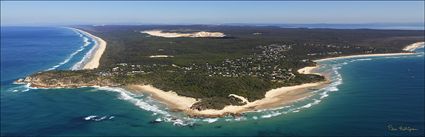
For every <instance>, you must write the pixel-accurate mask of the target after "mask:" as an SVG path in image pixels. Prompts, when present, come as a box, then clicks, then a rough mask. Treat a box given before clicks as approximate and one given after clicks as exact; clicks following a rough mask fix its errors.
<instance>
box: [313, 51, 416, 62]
mask: <svg viewBox="0 0 425 137" xmlns="http://www.w3.org/2000/svg"><path fill="white" fill-rule="evenodd" d="M412 54H415V53H410V52H406V53H382V54H361V55H348V56H339V57H330V58H323V59H316V60H313V61H314V62H316V63H319V62H323V61H329V60H336V59H352V58H363V57H383V56H402V55H412Z"/></svg>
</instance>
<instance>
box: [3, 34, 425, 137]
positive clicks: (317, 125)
mask: <svg viewBox="0 0 425 137" xmlns="http://www.w3.org/2000/svg"><path fill="white" fill-rule="evenodd" d="M84 37H85V36H82V35H80V34H79V33H78V32H75V31H73V30H71V29H68V28H61V27H2V29H1V91H0V95H1V96H0V99H1V128H0V129H1V135H2V136H6V135H55V136H59V135H72V136H76V135H91V136H93V135H133V136H134V135H137V136H143V135H146V136H152V135H223V136H241V135H249V136H271V135H277V136H304V135H306V136H309V135H310V136H311V135H322V136H326V135H339V136H347V135H351V136H364V135H374V136H384V135H398V136H400V135H402V136H405V135H424V107H425V106H424V51H423V49H420V50H418V51H417V52H418V54H415V55H407V56H387V57H366V58H353V59H339V60H330V61H324V62H320V64H321V68H320V70H319V71H321V72H324V73H328V74H329V75H330V76H331V77H332V79H331V80H332V84H331V85H330V86H329V87H326V88H324V89H321V90H318V91H315V92H314V93H315V95H314V96H312V97H310V98H308V99H305V100H303V101H299V102H296V103H294V104H293V105H291V106H285V107H281V108H277V109H272V110H264V111H261V112H252V113H248V114H246V115H245V116H244V117H240V118H236V119H235V118H231V117H226V118H220V119H191V118H186V117H184V116H181V114H178V113H173V112H170V111H168V110H167V108H166V107H164V106H163V105H162V104H160V103H158V102H156V101H154V100H153V99H151V98H150V97H149V96H148V95H135V94H132V93H130V92H127V91H124V90H122V89H117V88H78V89H28V88H27V87H25V85H14V84H12V82H13V80H16V79H17V78H22V77H24V76H26V75H29V74H31V73H35V72H38V71H43V70H48V69H71V68H72V67H73V66H74V64H76V63H78V62H79V61H81V59H82V58H83V56H84V55H85V54H86V53H87V52H88V51H89V50H90V48H91V47H92V46H93V41H92V40H90V39H87V38H84ZM85 39H87V40H85ZM84 45H87V46H84ZM77 51H78V52H77ZM66 60H69V61H66ZM63 62H65V63H63ZM55 66H57V67H55ZM167 121H168V122H167ZM400 126H401V127H405V128H407V127H409V128H412V129H417V130H414V131H410V132H409V131H400V130H398V131H393V130H391V128H390V127H394V128H398V127H400ZM235 129H236V130H235Z"/></svg>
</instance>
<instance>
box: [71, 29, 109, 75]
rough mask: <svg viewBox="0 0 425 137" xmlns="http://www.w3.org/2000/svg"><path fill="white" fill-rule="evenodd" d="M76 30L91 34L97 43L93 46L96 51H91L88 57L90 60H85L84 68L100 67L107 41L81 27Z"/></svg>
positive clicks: (87, 34)
mask: <svg viewBox="0 0 425 137" xmlns="http://www.w3.org/2000/svg"><path fill="white" fill-rule="evenodd" d="M75 30H77V31H79V32H81V33H83V34H84V35H86V36H89V37H90V38H92V39H93V40H94V41H96V44H95V45H94V47H93V50H94V51H93V53H91V56H90V57H88V58H87V59H88V60H87V61H85V62H84V64H83V66H82V69H95V68H97V67H99V62H100V58H101V57H102V54H103V52H105V49H106V44H107V43H106V41H105V40H103V39H101V38H99V37H97V36H95V35H93V34H90V33H88V32H86V31H83V30H80V29H75Z"/></svg>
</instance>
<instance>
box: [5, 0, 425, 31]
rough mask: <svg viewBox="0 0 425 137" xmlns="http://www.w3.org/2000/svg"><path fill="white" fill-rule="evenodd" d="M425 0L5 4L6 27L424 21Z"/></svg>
mask: <svg viewBox="0 0 425 137" xmlns="http://www.w3.org/2000/svg"><path fill="white" fill-rule="evenodd" d="M424 16H425V15H424V1H409V2H401V1H399V2H396V1H374V2H372V1H351V2H348V1H347V2H341V1H340V2H337V1H316V2H311V1H310V2H308V1H301V2H291V1H269V2H258V1H257V2H255V1H233V2H226V1H215V2H212V1H198V2H195V1H173V2H170V1H159V2H158V1H157V2H152V1H127V2H113V1H109V2H107V1H91V2H84V1H56V2H52V1H50V2H49V1H44V2H37V1H33V2H28V1H27V2H19V1H1V25H83V24H86V25H88V24H92V25H101V24H225V23H254V24H255V23H274V24H276V23H279V24H295V23H299V24H313V23H334V24H348V23H354V24H356V23H423V22H424V20H425V19H424V18H425V17H424Z"/></svg>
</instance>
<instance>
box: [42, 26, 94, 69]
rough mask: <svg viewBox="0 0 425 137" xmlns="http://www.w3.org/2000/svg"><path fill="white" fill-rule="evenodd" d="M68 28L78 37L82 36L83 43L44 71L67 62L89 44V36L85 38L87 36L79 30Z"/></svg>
mask: <svg viewBox="0 0 425 137" xmlns="http://www.w3.org/2000/svg"><path fill="white" fill-rule="evenodd" d="M68 29H71V30H72V31H74V32H75V33H76V34H78V35H79V36H80V37H82V38H83V43H84V44H83V46H81V47H80V48H79V49H78V50H77V51H75V52H73V53H71V54H70V55H69V56H68V57H67V58H65V60H64V61H62V62H60V63H59V64H57V65H55V66H53V67H51V68H48V69H46V71H49V70H54V69H57V68H58V67H60V66H62V65H64V64H66V63H68V62H69V61H70V60H71V59H72V58H73V57H74V56H75V55H77V54H78V53H80V52H81V51H83V50H84V49H85V47H86V46H88V45H90V44H91V42H90V41H89V38H87V36H85V35H84V34H82V33H81V32H79V31H77V30H75V29H73V28H68Z"/></svg>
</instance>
